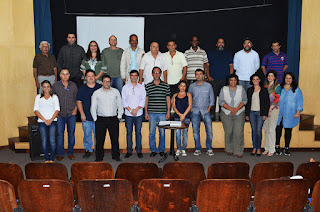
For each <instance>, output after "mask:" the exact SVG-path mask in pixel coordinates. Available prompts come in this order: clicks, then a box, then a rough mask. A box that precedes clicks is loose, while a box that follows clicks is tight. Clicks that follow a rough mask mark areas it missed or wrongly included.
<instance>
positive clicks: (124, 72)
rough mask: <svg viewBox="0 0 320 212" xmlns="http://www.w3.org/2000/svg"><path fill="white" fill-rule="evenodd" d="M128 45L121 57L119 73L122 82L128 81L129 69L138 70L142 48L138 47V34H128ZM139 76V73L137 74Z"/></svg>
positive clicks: (142, 52) (142, 53)
mask: <svg viewBox="0 0 320 212" xmlns="http://www.w3.org/2000/svg"><path fill="white" fill-rule="evenodd" d="M129 44H130V47H128V48H126V49H125V50H124V51H123V53H122V57H121V64H120V73H121V78H122V80H123V82H124V83H126V84H128V83H130V71H132V70H139V68H140V63H141V59H142V57H143V55H144V53H145V52H144V50H143V49H141V48H139V47H138V36H137V35H135V34H132V35H130V38H129ZM138 76H139V75H138Z"/></svg>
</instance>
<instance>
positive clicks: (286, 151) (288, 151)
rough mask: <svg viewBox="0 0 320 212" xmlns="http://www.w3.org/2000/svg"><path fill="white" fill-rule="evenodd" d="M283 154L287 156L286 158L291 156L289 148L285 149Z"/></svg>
mask: <svg viewBox="0 0 320 212" xmlns="http://www.w3.org/2000/svg"><path fill="white" fill-rule="evenodd" d="M283 154H284V155H286V156H289V155H290V150H289V147H286V148H285V149H284V151H283Z"/></svg>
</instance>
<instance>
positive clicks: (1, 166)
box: [0, 163, 24, 199]
mask: <svg viewBox="0 0 320 212" xmlns="http://www.w3.org/2000/svg"><path fill="white" fill-rule="evenodd" d="M0 180H5V181H8V182H9V183H10V184H11V185H12V186H13V188H14V191H15V193H16V197H17V199H19V195H18V185H19V183H20V182H21V181H22V180H24V176H23V172H22V169H21V167H20V166H19V165H18V164H15V163H0Z"/></svg>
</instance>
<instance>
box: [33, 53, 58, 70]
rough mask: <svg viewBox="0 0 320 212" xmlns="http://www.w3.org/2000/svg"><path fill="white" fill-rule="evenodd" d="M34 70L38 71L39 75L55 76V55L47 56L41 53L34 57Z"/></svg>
mask: <svg viewBox="0 0 320 212" xmlns="http://www.w3.org/2000/svg"><path fill="white" fill-rule="evenodd" d="M33 68H36V69H37V72H38V75H54V71H53V69H54V68H57V61H56V58H55V57H54V55H53V54H50V53H48V56H45V55H44V54H42V52H40V53H39V54H37V55H36V56H35V57H34V60H33Z"/></svg>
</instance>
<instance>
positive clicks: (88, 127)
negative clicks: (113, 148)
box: [82, 121, 96, 152]
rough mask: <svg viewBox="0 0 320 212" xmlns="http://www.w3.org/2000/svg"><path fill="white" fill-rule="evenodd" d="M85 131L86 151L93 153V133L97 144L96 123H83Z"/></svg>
mask: <svg viewBox="0 0 320 212" xmlns="http://www.w3.org/2000/svg"><path fill="white" fill-rule="evenodd" d="M82 129H83V146H84V149H85V150H89V152H93V150H92V146H93V142H92V132H93V136H94V143H96V129H95V126H94V121H85V122H82Z"/></svg>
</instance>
